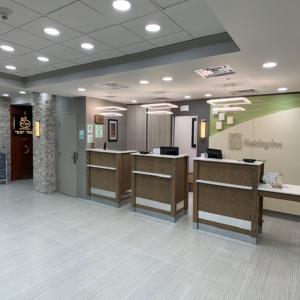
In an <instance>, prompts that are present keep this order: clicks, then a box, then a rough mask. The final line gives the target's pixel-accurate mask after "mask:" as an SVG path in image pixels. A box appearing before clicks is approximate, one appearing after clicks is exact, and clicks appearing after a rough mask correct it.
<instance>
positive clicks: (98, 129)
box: [95, 124, 103, 139]
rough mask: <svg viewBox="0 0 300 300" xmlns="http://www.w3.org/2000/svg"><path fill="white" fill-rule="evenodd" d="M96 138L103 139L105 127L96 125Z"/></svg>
mask: <svg viewBox="0 0 300 300" xmlns="http://www.w3.org/2000/svg"><path fill="white" fill-rule="evenodd" d="M95 138H96V139H103V125H98V124H96V125H95Z"/></svg>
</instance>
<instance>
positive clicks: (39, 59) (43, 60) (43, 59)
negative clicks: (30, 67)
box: [37, 56, 49, 62]
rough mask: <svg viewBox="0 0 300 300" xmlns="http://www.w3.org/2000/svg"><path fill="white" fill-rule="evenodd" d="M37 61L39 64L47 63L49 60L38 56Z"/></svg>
mask: <svg viewBox="0 0 300 300" xmlns="http://www.w3.org/2000/svg"><path fill="white" fill-rule="evenodd" d="M37 60H38V61H40V62H49V58H48V57H46V56H38V57H37Z"/></svg>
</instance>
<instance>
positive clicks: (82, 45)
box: [81, 43, 94, 50]
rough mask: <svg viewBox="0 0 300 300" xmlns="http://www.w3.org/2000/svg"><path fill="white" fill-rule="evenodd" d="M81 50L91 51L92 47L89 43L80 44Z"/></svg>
mask: <svg viewBox="0 0 300 300" xmlns="http://www.w3.org/2000/svg"><path fill="white" fill-rule="evenodd" d="M81 48H82V49H84V50H93V49H94V45H93V44H91V43H82V44H81Z"/></svg>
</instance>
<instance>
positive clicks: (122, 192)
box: [87, 149, 135, 207]
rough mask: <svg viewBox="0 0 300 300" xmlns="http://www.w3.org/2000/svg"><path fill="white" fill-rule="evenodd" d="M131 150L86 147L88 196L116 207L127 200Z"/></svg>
mask: <svg viewBox="0 0 300 300" xmlns="http://www.w3.org/2000/svg"><path fill="white" fill-rule="evenodd" d="M133 152H135V151H114V150H103V149H87V168H88V180H87V181H88V182H87V187H88V193H87V194H88V196H89V197H92V198H95V200H100V201H102V202H105V203H108V204H112V205H114V206H117V207H120V206H121V204H122V202H124V201H126V200H129V199H130V189H131V156H130V154H131V153H133Z"/></svg>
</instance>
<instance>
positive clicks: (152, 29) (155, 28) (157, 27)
mask: <svg viewBox="0 0 300 300" xmlns="http://www.w3.org/2000/svg"><path fill="white" fill-rule="evenodd" d="M145 29H146V30H147V31H148V32H158V31H160V25H158V24H148V25H146V26H145Z"/></svg>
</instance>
